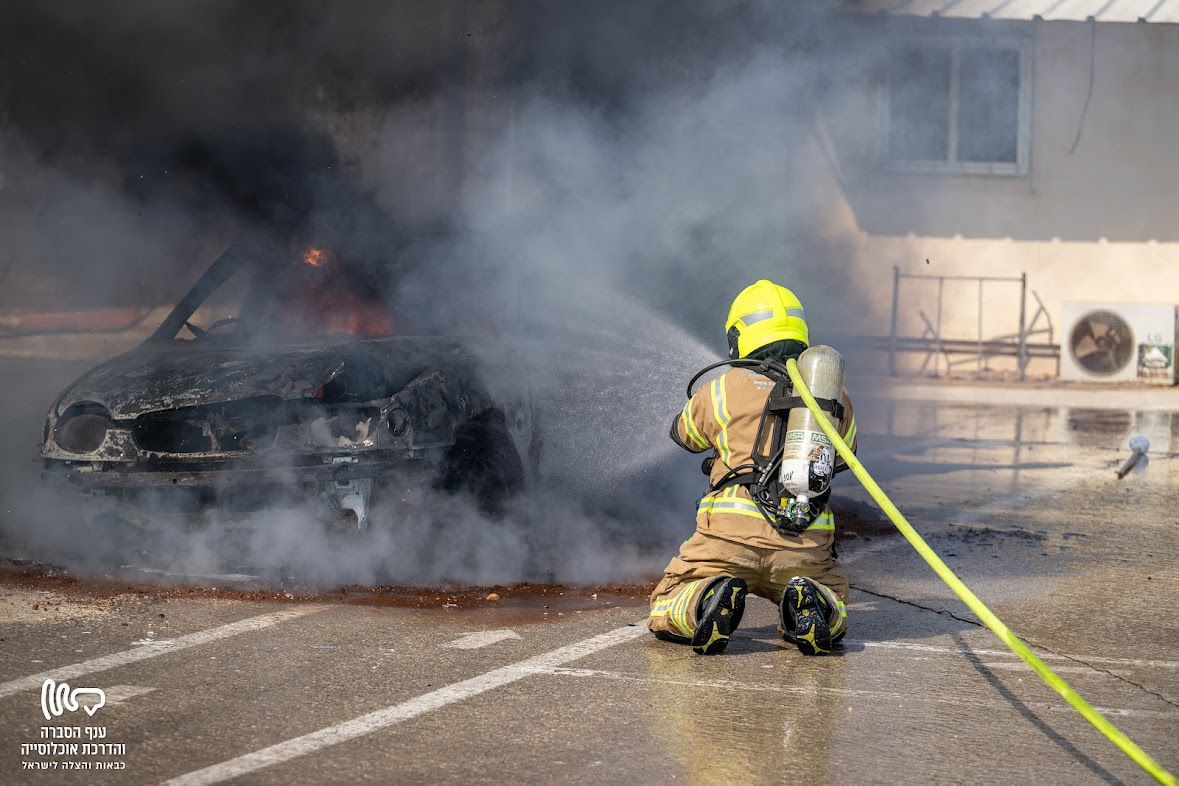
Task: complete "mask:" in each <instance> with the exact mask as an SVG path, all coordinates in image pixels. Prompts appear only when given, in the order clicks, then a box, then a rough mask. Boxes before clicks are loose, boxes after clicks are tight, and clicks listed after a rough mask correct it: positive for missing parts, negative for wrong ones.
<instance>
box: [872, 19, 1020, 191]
mask: <svg viewBox="0 0 1179 786" xmlns="http://www.w3.org/2000/svg"><path fill="white" fill-rule="evenodd" d="M1024 56H1025V54H1024V53H1023V52H1022V51H1021V50H1020V44H1019V43H1018V42H1013V43H1012V44H1009V45H995V43H993V42H992V43H990V45H982V44H981V43H980V42H976V41H974V40H941V41H937V40H930V41H922V42H912V43H907V44H903V45H900V46H898V47H897V48H895V49H893V50H892V51H891V52H890V55H889V97H888V98H889V100H888V140H887V143H888V148H887V149H888V157H889V159H890V160H891V161H892V162H893V163H894V164H896V165H900V166H903V167H905V168H915V169H919V170H926V171H929V170H933V171H938V170H945V171H954V172H982V173H1007V174H1016V173H1019V172H1021V171H1026V169H1025V167H1026V161H1027V158H1026V146H1027V143H1028V142H1027V139H1026V134H1027V129H1026V128H1024V126H1023V125H1021V123H1023V121H1024V119H1023V118H1021V116H1020V112H1021V110H1020V107H1021V103H1022V102H1023V101H1024V99H1025V96H1024V92H1025V91H1026V90H1027V88H1028V86H1027V85H1025V84H1022V81H1021V80H1022V78H1023V77H1022V74H1023V72H1024V68H1025V63H1024V62H1023V59H1022V58H1023V57H1024Z"/></svg>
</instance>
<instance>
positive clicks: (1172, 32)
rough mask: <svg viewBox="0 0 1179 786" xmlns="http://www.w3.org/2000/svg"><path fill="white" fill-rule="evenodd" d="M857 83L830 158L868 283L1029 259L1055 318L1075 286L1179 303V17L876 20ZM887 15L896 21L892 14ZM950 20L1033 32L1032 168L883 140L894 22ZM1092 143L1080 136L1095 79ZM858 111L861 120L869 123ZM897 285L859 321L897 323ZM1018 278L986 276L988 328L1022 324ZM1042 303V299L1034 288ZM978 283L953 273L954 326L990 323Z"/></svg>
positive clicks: (839, 115)
mask: <svg viewBox="0 0 1179 786" xmlns="http://www.w3.org/2000/svg"><path fill="white" fill-rule="evenodd" d="M866 24H867V27H866V28H864V29H861V30H860V31H859V34H861V35H863V36H864V38H863V39H862V40H863V41H864V42H865V45H864V46H862V47H861V50H862V51H863V52H865V53H866V54H865V56H864V59H863V60H862V61H861V62H860V69H861V70H860V71H859V74H858V77H859V78H858V79H855V80H848V81H852V82H855V83H856V84H857V87H856V88H855V89H852V90H850V91H847V92H843V93H838V94H834V95H832V96H831V98H830V99H829V100H828V101H826V102H825V103H824V106H823V110H822V114H823V117H822V124H823V126H824V128H825V129H826V130H827V132H828V133H829V138H830V145H831V149H832V153H833V158H834V165H833V172H834V173H835V175H833V176H837V177H838V178H839V179H840V180H841V182H842V189H841V190H842V194H843V199H842V200H840V201H839V204H836V205H835V206H834V209H833V211H832V213H833V215H834V216H837V217H838V220H839V223H840V225H841V227H840V231H843V232H846V233H847V235H848V236H849V237H852V238H854V243H853V244H852V245H853V247H854V248H855V249H856V254H855V259H854V260H853V262H852V263H851V264H853V265H854V266H855V267H856V269H857V271H858V276H859V277H860V278H861V279H862V280H863V281H864V282H865V285H866V286H871V287H875V288H878V289H879V290H880V291H881V292H884V291H888V292H889V293H891V287H892V267H893V265H897V266H899V267H900V269H901V270H902V271H904V272H909V273H923V274H933V275H988V276H1018V275H1020V273H1022V272H1025V271H1026V272H1027V274H1028V285H1029V289H1031V290H1034V291H1035V292H1036V293H1038V295H1039V297H1040V298H1041V299H1042V300H1043V302H1044V305H1045V306H1046V308H1047V310H1048V312H1049V314H1050V315H1051V317H1052V320H1053V322H1054V323H1056V325H1057V330H1058V333H1057V338H1056V340H1058V341H1059V329H1060V325H1059V320H1060V311H1061V305H1062V303H1063V302H1064V301H1066V300H1091V301H1101V302H1166V303H1179V220H1177V219H1179V149H1177V146H1176V141H1175V140H1176V138H1177V137H1176V131H1175V129H1179V25H1165V24H1114V23H1099V24H1097V26H1096V31H1095V36H1094V31H1093V28H1092V27H1091V26H1090V24H1091V23H1089V22H1042V21H1041V22H1028V23H1018V24H1010V23H998V22H985V21H984V22H978V21H974V22H966V23H959V22H955V23H953V24H951V25H949V26H947V24H946V22H944V21H943V22H937V21H936V20H933V21H931V20H922V21H921V22H917V23H901V24H898V23H897V22H896V20H880V19H877V20H872V21H870V22H867V23H866ZM882 28H884V29H882ZM914 32H916V33H931V32H932V33H937V34H944V33H946V32H949V33H952V34H962V35H979V36H983V37H986V36H989V35H994V36H1010V35H1013V34H1014V35H1018V36H1026V37H1029V38H1030V40H1031V41H1032V42H1033V50H1032V51H1033V58H1034V60H1033V72H1034V79H1033V86H1032V89H1033V94H1032V102H1031V103H1032V130H1031V148H1030V166H1029V172H1028V174H1027V175H1025V176H997V175H991V176H986V175H947V174H913V173H900V172H893V171H887V170H886V169H885V168H883V167H882V166H881V164H880V158H879V154H878V152H877V151H878V150H879V140H880V137H881V135H882V129H881V126H880V124H879V122H876V119H877V118H879V117H880V115H881V113H880V105H881V101H882V97H883V93H882V89H881V85H882V81H881V77H880V74H879V72H878V69H877V66H875V65H874V62H878V61H874V57H873V52H877V53H878V52H879V51H880V49H881V47H882V46H883V43H882V42H884V41H887V40H890V36H895V35H897V34H902V35H903V34H911V33H914ZM1091 42H1094V43H1095V45H1096V46H1095V49H1094V50H1093V52H1094V60H1093V66H1094V67H1093V74H1094V80H1093V88H1092V97H1091V99H1090V101H1089V109H1088V112H1087V113H1086V116H1085V119H1084V124H1083V130H1082V134H1081V138H1080V142H1079V143H1078V144H1077V145H1076V149H1075V151H1072V150H1071V148H1072V146H1073V143H1074V140H1075V139H1076V136H1077V129H1078V125H1079V124H1080V121H1081V114H1082V109H1083V107H1084V104H1085V99H1086V95H1087V93H1088V90H1089V73H1090V52H1091V48H1090V47H1091ZM857 118H859V122H856V120H857ZM936 290H937V287H936V284H935V283H932V282H906V283H905V286H904V288H903V289H902V293H901V303H900V312H901V316H902V320H901V328H902V330H903V331H904V332H907V333H920V325H921V322H920V319H919V318H918V317H917V309H918V308H920V309H922V310H923V311H924V312H925V313H926V314H927V315H928V316H929V317H930V319H933V318H934V314H935V310H936V300H937V298H936ZM889 300H890V298H886V297H881V298H878V299H877V300H876V302H875V307H874V308H873V309H872V310H871V312H870V313H865V314H864V315H863V318H862V319H861V320H860V324H859V325H858V327H859V328H860V329H862V330H864V331H865V332H869V333H875V334H881V333H887V331H888V312H889ZM1017 302H1018V287H1017V286H1006V285H999V284H988V285H987V286H986V288H985V289H984V309H983V310H984V322H983V333H984V335H985V336H989V335H998V334H1003V333H1011V332H1014V329H1015V326H1016V325H1017V323H1018V319H1017V317H1018V311H1017V305H1016V304H1017ZM1031 303H1032V305H1031V309H1032V310H1034V309H1035V308H1036V306H1035V301H1034V300H1031ZM977 315H978V289H977V286H976V285H973V284H965V283H960V282H948V283H947V284H946V285H945V289H944V292H943V306H942V317H943V324H944V326H945V329H946V331H947V332H948V333H949V334H951V335H952V336H954V337H960V338H974V337H975V336H976V334H977V332H978V316H977Z"/></svg>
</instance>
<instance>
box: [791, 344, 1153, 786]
mask: <svg viewBox="0 0 1179 786" xmlns="http://www.w3.org/2000/svg"><path fill="white" fill-rule="evenodd" d="M786 370H787V371H789V372H790V381H791V382H792V383H794V389H795V390H796V391H797V392H798V395H799V396H801V397H802V400H803V402H804V403H805V404H806V407H807V409H809V410H810V411H811V413H812V414H814V416H815V418H816V419H817V420H818V421H819V425H820V426H822V428H823V433H825V434H826V435H827V438H828V439H830V440H831V444H832V445H834V446H835V450H836V452H838V453H839V456H840V458H842V459H843V460H844V462H846V463H847V466H848V467H849V468H851V471H852V472H853V473H855V476H856V477H857V478H858V479H859V481H860V483H862V484H863V486H864V488H865V489H867V491H868V493H869V494H870V495H871V496H872V499H874V500H875V501H876V504H877V505H879V506H880V509H881V510H883V511H884V513H885V515H887V516H888V517H889V519H891V520H892V523H893V524H895V525H896V528H897V529H899V530H900V531H901V534H902V535H904V536H905V540H907V541H909V545H911V546H912V547H913V548H914V549H916V551H917V553H918V554H920V555H921V558H922V559H924V560H925V561H926V562H927V563H928V564H929V567H931V568H933V571H934V573H936V574H937V575H938V576H939V577H940V578H941V580H942V581H944V582H945V583H946V585H947V586H949V588H950V589H952V590H953V591H954V594H955V595H957V596H958V597H959V598H960V599H961V600H962V602H963V603H965V604H966V605H967V606H968V607H969V608H970V610H971V611H973V612H974V614H975V616H977V617H978V618H979V619H980V620H982V622H983V624H984V625H986V626H987V627H988V628H990V629H991V631H992V632H993V633H994V634H995V635H996V636H998V637H999V640H1000V641H1002V642H1003V643H1004V644H1006V645H1007V646H1008V647H1010V648H1011V651H1012V652H1014V653H1015V654H1016V655H1018V656H1019V657H1020V658H1021V659H1022V660H1023V662H1024V663H1026V664H1027V665H1028V666H1031V668H1032V671H1034V672H1036V674H1038V675H1040V679H1042V680H1044V682H1046V683H1047V684H1048V686H1049V687H1050V688H1052V689H1053V690H1054V691H1056V692H1057V693H1059V694H1060V695H1061V696H1063V697H1064V700H1065V701H1067V702H1068V703H1069V704H1070V705H1072V707H1073V709H1075V710H1076V711H1077V712H1079V713H1081V715H1082V716H1084V718H1085V720H1087V721H1089V722H1090V723H1091V724H1093V726H1094V728H1096V729H1097V730H1098V731H1099V732H1101V733H1102V734H1103V735H1105V738H1106V739H1108V740H1109V741H1110V742H1112V743H1113V744H1114V745H1116V746H1118V747H1119V748H1120V749H1121V750H1122V752H1123V753H1125V754H1126V755H1127V756H1129V757H1130V758H1131V759H1132V760H1133V761H1134V763H1135V764H1137V765H1138V766H1139V767H1141V768H1142V769H1143V770H1145V771H1146V772H1147V773H1149V774H1150V775H1151V777H1153V778H1154V779H1155V780H1157V781H1158V782H1159V783H1164V784H1169V785H1170V786H1175V784H1176V780H1175V776H1174V775H1172V774H1171V773H1169V772H1167V770H1165V769H1163V767H1162V766H1161V765H1160V764H1159V763H1158V762H1156V761H1155V760H1154V759H1152V758H1150V756H1149V755H1147V753H1146V752H1145V751H1143V750H1142V749H1141V748H1139V747H1138V746H1137V745H1136V744H1134V741H1133V740H1131V739H1130V738H1129V737H1127V736H1126V735H1125V734H1124V733H1122V730H1121V729H1119V728H1118V727H1117V726H1115V725H1113V724H1112V723H1110V722H1109V721H1108V720H1106V719H1105V717H1103V716H1102V715H1101V713H1099V712H1098V711H1097V710H1095V709H1093V707H1092V705H1090V704H1089V702H1087V701H1085V700H1084V699H1083V698H1081V697H1080V695H1078V694H1077V692H1076V691H1075V690H1073V689H1072V686H1070V685H1069V684H1068V683H1067V682H1065V681H1064V680H1063V679H1061V678H1060V676H1059V675H1057V673H1056V672H1054V671H1053V670H1052V669H1050V668H1048V665H1047V664H1046V663H1044V661H1042V660H1040V659H1039V658H1038V657H1037V656H1036V653H1034V652H1032V651H1031V649H1029V648H1028V645H1026V644H1024V643H1023V641H1021V640H1020V638H1019V637H1018V636H1016V635H1015V634H1014V633H1012V632H1011V629H1010V628H1008V627H1007V626H1006V625H1004V624H1003V621H1002V620H1001V619H999V618H998V617H996V616H995V613H994V612H992V611H991V610H990V609H989V608H987V606H986V604H984V603H983V602H982V601H981V600H979V599H978V597H977V596H976V595H975V594H974V593H973V592H971V591H970V588H969V587H967V586H966V585H965V584H963V583H962V579H960V578H958V577H957V576H956V575H955V574H954V571H952V570H950V568H949V566H948V565H946V563H944V562H942V560H941V557H939V556H938V555H937V553H936V552H935V551H934V550H933V549H932V548H930V547H929V544H928V543H926V542H925V539H924V538H922V537H921V535H920V534H918V532H917V530H915V529H913V525H912V524H910V523H909V522H908V520H906V519H905V517H904V515H902V514H901V512H900V511H899V510H897V506H896V505H894V504H892V500H890V499H889V498H888V495H887V494H885V493H884V491H883V490H882V489H881V488H880V486H879V485H878V484H877V483H876V481H875V480H873V479H872V476H871V475H869V474H868V470H866V469H864V465H863V464H861V463H860V462H859V460H858V459H856V454H854V453H852V451H851V448H849V447H848V446H847V443H845V442H844V441H843V440H842V439H841V438H840V436H839V432H838V431H837V430H836V428H835V426H833V425H832V424H831V422H830V420H828V419H827V417H826V413H825V412H823V410H822V409H820V408H819V404H818V402H816V401H815V397H814V396H812V395H811V391H810V389H809V388H807V386H806V382H804V381H803V379H802V374H800V373H799V370H798V363H797V362H795V361H794V360H793V359H791V360H787V361H786Z"/></svg>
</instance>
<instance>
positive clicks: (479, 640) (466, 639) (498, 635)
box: [442, 628, 520, 650]
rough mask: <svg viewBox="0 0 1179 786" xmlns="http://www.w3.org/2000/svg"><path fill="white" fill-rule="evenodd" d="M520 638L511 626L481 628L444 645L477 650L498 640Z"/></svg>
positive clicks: (451, 647) (453, 648)
mask: <svg viewBox="0 0 1179 786" xmlns="http://www.w3.org/2000/svg"><path fill="white" fill-rule="evenodd" d="M519 638H520V634H519V633H517V632H516V631H514V630H512V629H511V628H505V629H504V630H481V631H476V632H475V633H468V634H467V635H465V636H460V637H459V638H457V639H455V640H454V641H448V642H446V643H445V644H443V645H442V646H443V647H447V648H448V649H452V650H477V649H480V648H482V647H487V646H490V645H492V644H495V643H496V642H500V641H506V640H508V639H519Z"/></svg>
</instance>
